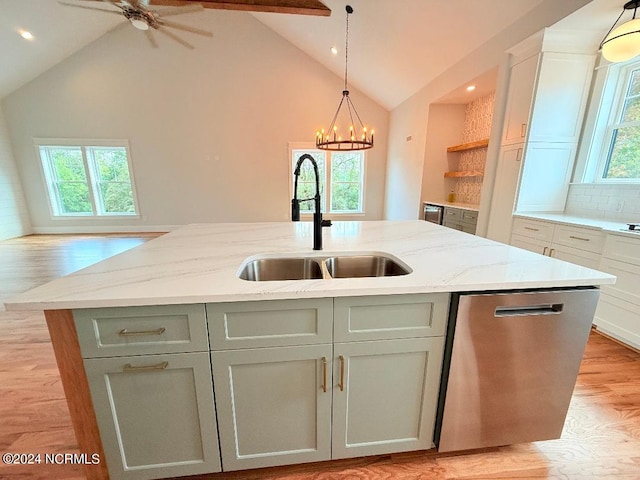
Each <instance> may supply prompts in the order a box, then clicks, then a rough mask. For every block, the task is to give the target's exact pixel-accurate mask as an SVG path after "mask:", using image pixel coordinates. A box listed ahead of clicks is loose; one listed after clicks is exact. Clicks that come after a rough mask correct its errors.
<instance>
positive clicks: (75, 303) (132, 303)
mask: <svg viewBox="0 0 640 480" xmlns="http://www.w3.org/2000/svg"><path fill="white" fill-rule="evenodd" d="M348 280H349V279H338V280H292V281H289V282H277V283H291V282H295V283H296V284H300V287H303V286H304V284H305V283H307V285H308V284H309V283H308V282H318V281H322V282H334V281H348ZM260 283H267V282H260ZM268 283H276V282H268ZM613 283H615V277H613V276H610V278H606V279H604V278H603V277H602V276H599V277H597V278H596V277H594V278H582V279H580V280H574V281H572V283H571V285H567V282H566V281H553V280H550V281H531V282H526V281H521V282H518V283H517V284H515V283H513V282H510V283H508V284H504V283H495V284H490V283H487V284H484V285H468V286H466V285H458V286H456V288H455V289H453V288H451V286H447V285H444V286H439V287H426V288H425V287H410V286H399V287H397V288H389V287H380V288H375V287H373V288H370V289H365V288H362V287H354V288H350V289H340V290H316V291H313V290H306V291H298V292H296V293H295V294H293V293H292V292H290V291H282V292H278V291H274V292H268V293H267V292H263V293H243V294H227V293H224V294H220V295H193V296H188V295H179V296H175V297H162V298H159V297H136V298H131V299H127V298H119V299H100V300H99V299H88V300H71V301H68V300H62V301H59V302H58V301H55V300H54V301H46V302H24V303H15V304H14V303H6V304H5V306H6V309H7V311H44V310H73V309H84V308H107V307H142V306H152V305H188V304H205V303H225V302H257V301H264V300H292V299H302V298H304V299H310V298H334V297H366V296H380V295H408V294H424V293H462V292H485V291H494V290H500V291H505V292H506V291H509V290H529V289H536V290H538V289H551V288H563V289H571V288H573V287H598V286H600V285H607V284H613Z"/></svg>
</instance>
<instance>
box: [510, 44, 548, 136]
mask: <svg viewBox="0 0 640 480" xmlns="http://www.w3.org/2000/svg"><path fill="white" fill-rule="evenodd" d="M538 57H539V55H533V56H532V57H529V58H527V59H526V60H524V61H522V62H520V63H517V64H515V65H514V66H513V67H511V74H510V77H509V90H508V91H507V106H506V109H505V115H504V125H503V128H502V145H511V144H514V143H522V142H524V140H525V137H526V134H527V126H528V123H529V113H530V111H531V100H532V97H533V87H534V84H535V80H536V73H537V70H538Z"/></svg>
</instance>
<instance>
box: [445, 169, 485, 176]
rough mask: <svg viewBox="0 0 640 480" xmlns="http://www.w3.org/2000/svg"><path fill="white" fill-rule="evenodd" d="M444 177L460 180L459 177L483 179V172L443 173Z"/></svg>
mask: <svg viewBox="0 0 640 480" xmlns="http://www.w3.org/2000/svg"><path fill="white" fill-rule="evenodd" d="M444 176H445V177H447V178H460V177H484V172H480V171H475V170H468V171H461V172H444Z"/></svg>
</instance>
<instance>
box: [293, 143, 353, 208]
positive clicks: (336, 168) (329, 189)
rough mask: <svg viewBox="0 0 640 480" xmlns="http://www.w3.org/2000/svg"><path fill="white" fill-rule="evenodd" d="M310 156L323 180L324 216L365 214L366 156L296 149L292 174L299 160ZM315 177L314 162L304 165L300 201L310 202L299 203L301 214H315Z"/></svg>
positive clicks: (321, 191)
mask: <svg viewBox="0 0 640 480" xmlns="http://www.w3.org/2000/svg"><path fill="white" fill-rule="evenodd" d="M305 153H308V154H310V155H311V156H312V157H313V159H314V160H315V161H316V163H317V164H318V174H319V177H320V178H319V180H320V182H319V183H320V197H321V199H320V208H321V210H322V212H323V213H325V212H329V213H344V214H351V213H364V152H363V151H361V150H359V151H355V152H327V151H324V150H315V149H304V148H300V149H298V148H294V149H292V150H291V162H292V163H291V177H292V180H291V181H292V185H293V182H294V181H295V177H294V175H293V171H294V169H295V167H296V164H297V162H298V159H299V158H300V157H301V156H302V155H304V154H305ZM315 189H316V185H315V176H314V172H313V165H312V164H311V162H304V163H303V164H302V165H301V168H300V177H299V178H298V199H311V200H309V201H307V202H301V203H300V213H313V208H314V207H313V195H314V194H315Z"/></svg>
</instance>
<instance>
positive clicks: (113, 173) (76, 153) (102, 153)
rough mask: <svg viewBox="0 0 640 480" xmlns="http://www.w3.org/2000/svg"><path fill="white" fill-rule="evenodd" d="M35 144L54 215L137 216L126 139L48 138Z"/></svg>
mask: <svg viewBox="0 0 640 480" xmlns="http://www.w3.org/2000/svg"><path fill="white" fill-rule="evenodd" d="M36 147H37V149H38V153H39V155H40V160H41V162H42V170H43V173H44V179H45V182H46V185H47V192H48V194H49V203H50V206H51V212H52V214H53V216H54V217H103V216H104V217H106V216H109V217H113V216H135V215H138V208H137V204H136V200H135V198H136V197H135V189H134V183H133V175H132V170H131V162H130V156H129V148H128V145H127V143H126V142H122V141H100V142H84V141H75V140H74V141H71V142H70V141H68V140H50V139H47V140H38V141H36Z"/></svg>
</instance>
